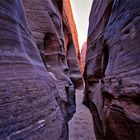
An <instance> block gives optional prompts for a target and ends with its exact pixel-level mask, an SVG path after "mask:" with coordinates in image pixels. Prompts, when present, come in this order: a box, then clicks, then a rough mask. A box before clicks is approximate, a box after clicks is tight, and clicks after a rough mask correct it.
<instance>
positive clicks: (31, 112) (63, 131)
mask: <svg viewBox="0 0 140 140" xmlns="http://www.w3.org/2000/svg"><path fill="white" fill-rule="evenodd" d="M23 4H24V6H23ZM23 4H22V1H21V0H2V1H0V57H1V59H0V140H19V139H24V140H67V139H68V126H67V125H68V121H69V120H70V119H71V118H72V116H73V113H74V112H75V88H74V84H73V82H72V81H71V79H70V72H69V65H68V59H67V46H66V40H65V37H64V30H63V26H64V25H63V1H62V0H57V1H55V0H23ZM24 7H25V9H26V10H25V11H26V12H24ZM26 15H27V18H26ZM28 23H29V24H28ZM30 28H31V29H30ZM68 41H69V40H68ZM71 51H74V52H73V53H74V54H73V56H74V57H75V59H77V56H76V53H75V52H76V51H75V47H74V45H73V49H72V50H71ZM77 62H78V60H77ZM77 65H78V64H77ZM79 75H80V74H79Z"/></svg>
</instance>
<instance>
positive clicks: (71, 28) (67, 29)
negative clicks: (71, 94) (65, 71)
mask: <svg viewBox="0 0 140 140" xmlns="http://www.w3.org/2000/svg"><path fill="white" fill-rule="evenodd" d="M63 30H64V36H65V40H66V41H65V42H66V44H65V45H66V57H67V62H68V67H69V74H70V78H71V80H72V81H73V83H74V85H75V87H77V88H79V87H81V86H82V84H83V78H82V76H81V73H80V62H81V60H80V51H79V44H78V35H77V31H76V26H75V23H74V18H73V15H72V9H71V5H70V1H69V0H66V1H65V3H64V11H63Z"/></svg>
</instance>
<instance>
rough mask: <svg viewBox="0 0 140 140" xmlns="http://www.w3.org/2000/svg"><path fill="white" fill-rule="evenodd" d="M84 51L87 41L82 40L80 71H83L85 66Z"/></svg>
mask: <svg viewBox="0 0 140 140" xmlns="http://www.w3.org/2000/svg"><path fill="white" fill-rule="evenodd" d="M86 51H87V42H84V44H83V46H82V50H81V68H82V73H83V72H84V67H85V60H86Z"/></svg>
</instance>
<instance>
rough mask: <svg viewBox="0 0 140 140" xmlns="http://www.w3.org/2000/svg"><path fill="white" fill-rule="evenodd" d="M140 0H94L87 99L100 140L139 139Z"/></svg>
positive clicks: (89, 46)
mask: <svg viewBox="0 0 140 140" xmlns="http://www.w3.org/2000/svg"><path fill="white" fill-rule="evenodd" d="M139 7H140V1H139V0H133V1H132V0H127V1H123V0H114V1H112V0H100V1H98V0H94V2H93V6H92V10H91V13H90V19H89V22H90V23H89V31H88V42H87V43H88V46H87V58H86V66H85V72H84V78H85V81H86V87H85V98H84V103H85V104H86V105H87V106H89V108H90V110H91V112H92V115H93V121H94V129H95V133H96V138H97V140H101V139H106V140H139V139H140V133H139V132H140V61H139V60H140V55H139V54H140V47H139V44H140V38H139V36H140V16H139V15H140V8H139Z"/></svg>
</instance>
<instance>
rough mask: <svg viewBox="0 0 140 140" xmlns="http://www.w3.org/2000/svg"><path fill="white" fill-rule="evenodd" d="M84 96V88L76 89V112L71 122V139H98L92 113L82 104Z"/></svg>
mask: <svg viewBox="0 0 140 140" xmlns="http://www.w3.org/2000/svg"><path fill="white" fill-rule="evenodd" d="M83 96H84V94H83V90H77V91H76V113H75V114H74V116H73V118H72V120H71V121H70V122H69V140H96V138H95V134H94V133H93V132H94V131H93V122H92V116H91V113H90V111H89V109H88V108H87V107H86V106H85V105H83V104H82V101H83Z"/></svg>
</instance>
